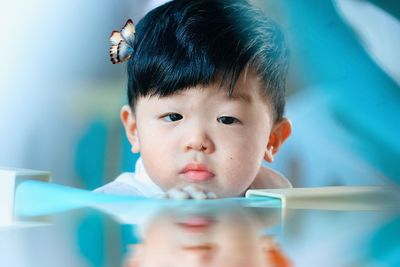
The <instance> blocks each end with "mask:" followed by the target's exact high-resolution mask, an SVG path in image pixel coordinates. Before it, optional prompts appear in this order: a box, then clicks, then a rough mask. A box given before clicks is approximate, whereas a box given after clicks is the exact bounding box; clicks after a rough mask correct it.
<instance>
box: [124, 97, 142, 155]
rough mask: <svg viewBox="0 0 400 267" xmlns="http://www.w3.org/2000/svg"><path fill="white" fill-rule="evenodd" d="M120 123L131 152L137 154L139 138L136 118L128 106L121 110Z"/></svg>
mask: <svg viewBox="0 0 400 267" xmlns="http://www.w3.org/2000/svg"><path fill="white" fill-rule="evenodd" d="M120 116H121V121H122V124H123V125H124V128H125V133H126V137H127V138H128V140H129V143H131V145H132V148H131V150H132V152H133V153H139V151H140V145H139V138H138V133H137V124H136V118H135V116H134V114H133V112H132V109H131V107H130V106H128V105H124V106H123V107H122V108H121V114H120Z"/></svg>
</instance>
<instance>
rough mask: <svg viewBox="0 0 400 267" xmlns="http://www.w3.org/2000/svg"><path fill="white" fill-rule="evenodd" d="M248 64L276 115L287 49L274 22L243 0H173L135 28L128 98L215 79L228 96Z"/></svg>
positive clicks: (279, 109)
mask: <svg viewBox="0 0 400 267" xmlns="http://www.w3.org/2000/svg"><path fill="white" fill-rule="evenodd" d="M246 66H250V67H252V68H253V69H254V71H255V73H256V74H257V75H258V76H259V77H261V80H262V82H263V85H264V87H265V90H264V93H265V95H266V96H267V97H268V98H269V100H270V102H271V103H272V104H273V111H274V117H275V120H279V119H281V118H282V116H283V113H284V106H285V83H286V76H287V66H288V50H287V47H286V45H285V42H284V37H283V33H282V32H281V30H280V29H279V27H278V25H277V24H276V23H275V22H274V21H272V20H271V19H270V18H268V17H267V16H265V15H264V14H263V13H262V12H261V11H260V10H258V9H256V8H254V7H253V6H251V5H250V4H249V3H248V2H247V1H245V0H234V1H233V0H174V1H171V2H167V3H166V4H164V5H162V6H159V7H157V8H155V9H153V10H152V11H150V12H149V13H148V14H147V15H146V16H145V17H144V18H143V19H141V20H140V21H139V23H138V24H137V26H136V41H135V46H134V52H133V54H132V57H131V58H130V59H129V62H128V101H129V104H130V105H131V106H132V107H133V108H134V106H135V103H136V101H137V99H138V97H140V96H148V95H159V96H168V95H171V94H173V93H175V92H177V91H180V90H184V89H187V88H189V87H194V86H197V85H208V84H210V83H212V82H215V81H217V78H221V86H222V85H226V86H227V88H228V93H229V94H230V95H231V94H232V93H233V91H234V87H235V84H236V82H237V80H238V78H239V76H240V74H241V72H242V71H243V70H244V69H245V68H246Z"/></svg>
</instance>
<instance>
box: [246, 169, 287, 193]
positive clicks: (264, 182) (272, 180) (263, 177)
mask: <svg viewBox="0 0 400 267" xmlns="http://www.w3.org/2000/svg"><path fill="white" fill-rule="evenodd" d="M250 188H251V189H263V188H292V184H291V183H290V182H289V180H288V179H287V178H286V177H285V176H283V175H282V174H281V173H279V172H277V171H275V170H273V169H270V168H268V167H265V166H261V168H260V170H259V172H258V174H257V176H256V179H254V181H253V183H252V184H251V186H250Z"/></svg>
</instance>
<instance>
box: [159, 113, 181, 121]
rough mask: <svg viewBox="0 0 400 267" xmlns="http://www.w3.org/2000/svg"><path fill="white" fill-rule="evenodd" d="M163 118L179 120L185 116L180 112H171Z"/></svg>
mask: <svg viewBox="0 0 400 267" xmlns="http://www.w3.org/2000/svg"><path fill="white" fill-rule="evenodd" d="M161 118H162V119H164V120H165V121H171V122H172V121H179V120H181V119H182V118H183V116H182V115H181V114H178V113H169V114H167V115H165V116H162V117H161Z"/></svg>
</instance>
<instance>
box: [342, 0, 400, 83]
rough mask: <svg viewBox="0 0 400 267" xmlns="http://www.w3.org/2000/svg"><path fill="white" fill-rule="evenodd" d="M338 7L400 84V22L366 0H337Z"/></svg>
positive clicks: (375, 56) (373, 54)
mask: <svg viewBox="0 0 400 267" xmlns="http://www.w3.org/2000/svg"><path fill="white" fill-rule="evenodd" d="M336 7H337V11H338V13H339V14H340V15H342V17H343V18H344V19H345V20H346V22H347V23H348V24H349V25H350V26H351V27H352V28H353V30H354V31H355V32H356V33H357V34H358V36H359V37H360V38H361V40H362V45H363V46H364V48H365V49H366V50H367V52H368V53H369V54H370V56H371V58H372V59H373V60H374V61H375V62H376V63H377V64H378V65H379V66H380V67H381V68H382V69H383V70H384V71H385V72H386V73H387V74H388V75H389V76H390V77H392V79H393V80H395V81H396V83H397V84H399V85H400V68H399V62H400V52H399V51H400V50H399V44H400V22H399V21H398V20H397V19H396V18H394V17H392V16H391V15H390V14H388V13H386V12H385V11H384V10H382V9H380V8H379V7H377V6H375V5H373V4H371V3H369V2H367V1H363V0H336Z"/></svg>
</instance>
